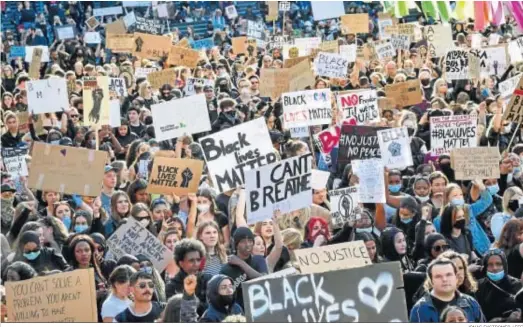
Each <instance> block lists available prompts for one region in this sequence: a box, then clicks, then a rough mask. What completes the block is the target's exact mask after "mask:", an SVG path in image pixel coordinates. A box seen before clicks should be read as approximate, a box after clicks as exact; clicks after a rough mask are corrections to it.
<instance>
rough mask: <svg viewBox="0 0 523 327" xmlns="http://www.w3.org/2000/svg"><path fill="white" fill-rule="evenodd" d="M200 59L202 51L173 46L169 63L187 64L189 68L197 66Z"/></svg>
mask: <svg viewBox="0 0 523 327" xmlns="http://www.w3.org/2000/svg"><path fill="white" fill-rule="evenodd" d="M198 61H200V53H199V52H198V51H196V50H192V49H188V48H182V47H178V46H172V47H171V50H170V51H169V58H168V59H167V63H168V64H169V65H177V66H185V67H188V68H196V65H198Z"/></svg>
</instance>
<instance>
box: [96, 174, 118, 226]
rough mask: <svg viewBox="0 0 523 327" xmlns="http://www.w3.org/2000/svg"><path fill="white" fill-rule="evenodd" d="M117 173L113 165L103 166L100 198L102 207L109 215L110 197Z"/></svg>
mask: <svg viewBox="0 0 523 327" xmlns="http://www.w3.org/2000/svg"><path fill="white" fill-rule="evenodd" d="M117 173H118V170H117V169H116V168H115V167H113V166H110V165H107V166H105V169H104V179H103V182H102V193H101V195H100V200H102V208H104V210H105V212H106V213H107V215H108V216H109V217H110V216H111V197H112V196H113V193H114V189H115V187H116V181H117V178H116V174H117Z"/></svg>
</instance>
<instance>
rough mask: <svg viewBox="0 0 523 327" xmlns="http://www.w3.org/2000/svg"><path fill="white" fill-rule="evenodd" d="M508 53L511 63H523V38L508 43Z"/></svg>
mask: <svg viewBox="0 0 523 327" xmlns="http://www.w3.org/2000/svg"><path fill="white" fill-rule="evenodd" d="M508 52H509V54H510V63H511V64H516V63H518V62H522V61H523V37H520V38H519V39H516V40H514V41H510V42H509V43H508Z"/></svg>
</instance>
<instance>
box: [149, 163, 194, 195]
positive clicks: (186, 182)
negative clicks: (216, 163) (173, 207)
mask: <svg viewBox="0 0 523 327" xmlns="http://www.w3.org/2000/svg"><path fill="white" fill-rule="evenodd" d="M202 170H203V161H201V160H191V159H178V158H163V157H156V156H155V157H154V160H153V168H152V170H151V175H150V176H149V184H148V185H147V192H148V193H150V194H173V193H175V194H176V195H178V196H182V195H187V194H189V193H196V192H197V191H198V184H199V182H200V177H201V175H202Z"/></svg>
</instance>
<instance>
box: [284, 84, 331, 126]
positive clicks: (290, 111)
mask: <svg viewBox="0 0 523 327" xmlns="http://www.w3.org/2000/svg"><path fill="white" fill-rule="evenodd" d="M282 105H283V125H284V127H285V128H291V127H301V126H312V125H323V124H329V123H330V122H331V120H332V109H331V92H330V89H322V90H309V91H297V92H292V93H284V94H283V95H282Z"/></svg>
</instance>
